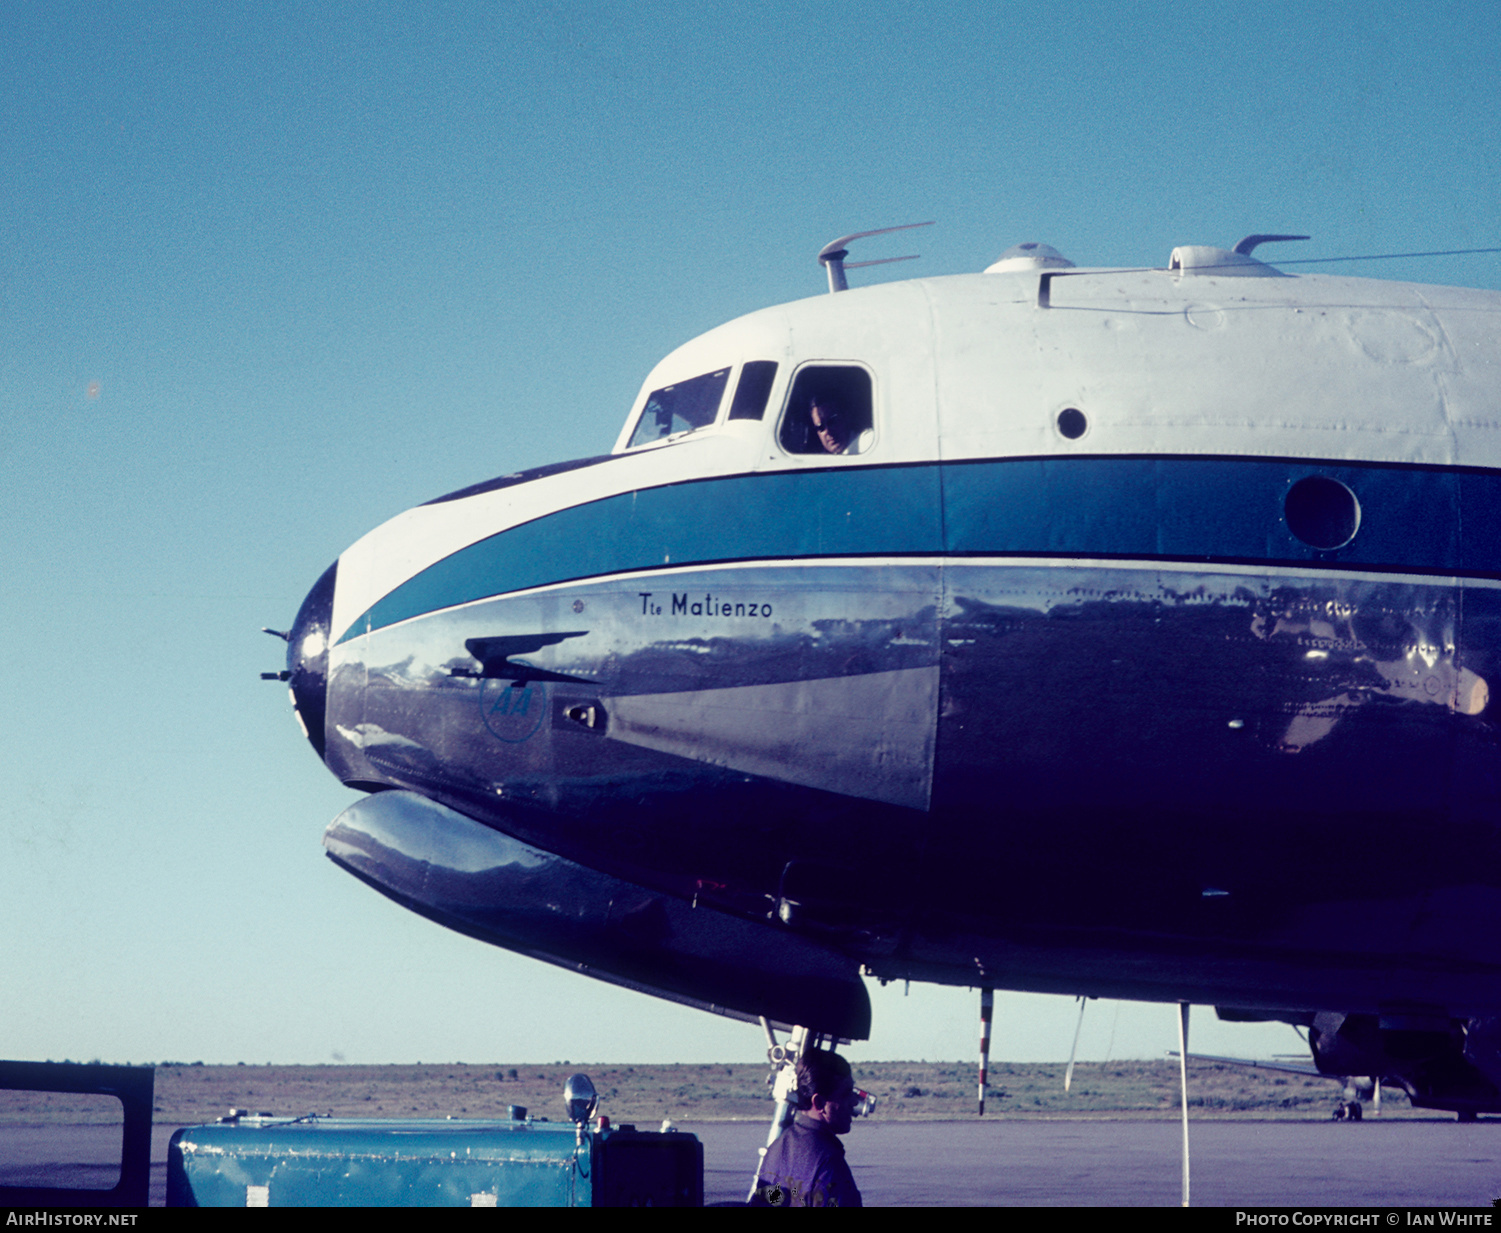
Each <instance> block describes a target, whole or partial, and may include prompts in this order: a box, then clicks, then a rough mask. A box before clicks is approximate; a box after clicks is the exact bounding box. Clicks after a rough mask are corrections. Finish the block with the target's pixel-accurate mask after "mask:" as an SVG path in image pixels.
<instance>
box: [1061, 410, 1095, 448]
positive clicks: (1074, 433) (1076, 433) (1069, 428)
mask: <svg viewBox="0 0 1501 1233" xmlns="http://www.w3.org/2000/svg"><path fill="white" fill-rule="evenodd" d="M1088 427H1089V421H1088V420H1087V419H1085V418H1084V412H1082V411H1080V410H1079V408H1078V407H1064V408H1063V410H1062V411H1060V412H1058V431H1059V432H1060V433H1062V434H1063V435H1064V436H1065V437H1067V438H1068V439H1069V440H1070V441H1077V440H1078V439H1079V438H1080V437H1082V436H1083V435H1084V431H1085V429H1087V428H1088Z"/></svg>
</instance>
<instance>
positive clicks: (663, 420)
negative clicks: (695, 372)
mask: <svg viewBox="0 0 1501 1233" xmlns="http://www.w3.org/2000/svg"><path fill="white" fill-rule="evenodd" d="M729 377H730V370H729V369H728V368H720V369H717V370H716V371H714V372H706V373H704V375H703V376H701V377H690V378H689V379H688V380H687V381H679V382H678V383H677V384H676V385H665V386H663V387H662V388H661V389H660V390H653V391H652V392H651V394H650V395H648V396H647V399H646V406H645V407H644V408H643V409H642V411H641V418H640V419H639V420H637V421H636V431H635V432H633V433H631V439H630V442H629V443H628V444H627V445H626V449H634V448H635V447H636V446H638V445H648V444H650V443H651V442H653V441H660V440H662V438H663V437H671V436H676V435H677V434H678V433H683V432H693V431H694V430H695V429H699V428H707V427H708V426H709V425H710V424H712V423H713V422H714V418H715V416H717V415H718V414H719V404H720V402H721V401H722V400H723V398H724V387H725V383H726V382H727V381H728V380H729Z"/></svg>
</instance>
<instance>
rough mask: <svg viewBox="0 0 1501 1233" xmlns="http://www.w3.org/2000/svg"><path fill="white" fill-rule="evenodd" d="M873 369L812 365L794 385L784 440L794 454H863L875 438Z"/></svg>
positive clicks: (784, 428) (782, 431) (788, 402)
mask: <svg viewBox="0 0 1501 1233" xmlns="http://www.w3.org/2000/svg"><path fill="white" fill-rule="evenodd" d="M872 407H873V404H872V399H871V387H870V373H868V372H867V371H866V370H865V369H863V368H857V367H855V366H854V365H853V364H839V365H835V364H810V365H809V366H808V367H806V368H803V369H801V370H800V371H799V372H798V374H797V378H796V380H794V381H793V383H792V393H791V395H790V396H789V397H788V399H787V411H786V413H785V414H784V415H783V417H782V429H781V433H780V440H781V442H782V448H783V449H785V450H786V451H787V452H788V453H789V454H845V455H849V454H863V453H865V452H866V451H867V450H868V449H870V447H871V445H872V444H873V443H874V441H875V432H874V424H875V415H874V412H873V409H872Z"/></svg>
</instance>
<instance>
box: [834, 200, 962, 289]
mask: <svg viewBox="0 0 1501 1233" xmlns="http://www.w3.org/2000/svg"><path fill="white" fill-rule="evenodd" d="M933 221H934V220H931V219H930V220H929V221H928V222H925V223H903V224H902V225H901V226H900V227H878V228H876V230H874V231H857V232H855V233H854V234H853V235H842V236H840V237H839V238H838V239H837V240H830V241H829V242H828V243H827V244H825V245H824V246H823V247H822V248H821V249H819V251H818V264H819V265H821V266H823V267H824V269H826V270H827V271H828V272H829V293H830V294H831V295H832V294H833V293H834V292H835V291H848V290H849V289H850V285H849V283H848V282H847V281H846V280H845V277H844V271H845V270H846V269H851V270H858V269H861V268H862V267H864V266H867V265H890V264H891V262H893V261H916V260H917V258H918V255H919V254H917V253H913V254H912V255H911V256H909V257H882V258H880V260H878V261H852V262H850V264H849V265H848V266H846V265H845V264H844V259H845V258H846V257H848V256H849V250H848V248H847V247H846V246H847V245H848V244H849V243H850V242H851V241H852V240H863V239H864V238H865V237H866V236H868V235H885V234H886V233H887V232H888V231H910V230H911V229H912V228H913V227H931V226H932V225H933Z"/></svg>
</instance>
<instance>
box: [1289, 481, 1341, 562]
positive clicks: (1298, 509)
mask: <svg viewBox="0 0 1501 1233" xmlns="http://www.w3.org/2000/svg"><path fill="white" fill-rule="evenodd" d="M1282 512H1283V515H1284V516H1285V517H1286V518H1287V529H1288V530H1289V531H1291V532H1292V533H1293V534H1294V535H1296V536H1297V537H1298V538H1299V539H1300V540H1302V541H1303V542H1304V543H1305V544H1307V545H1308V546H1309V547H1310V548H1320V549H1323V550H1324V551H1328V550H1329V549H1331V548H1343V547H1344V546H1345V545H1346V544H1348V543H1349V542H1350V541H1351V540H1352V539H1354V538H1355V532H1356V531H1358V530H1360V502H1359V501H1358V500H1356V498H1355V494H1354V493H1353V492H1351V491H1350V490H1349V489H1348V488H1346V487H1345V486H1344V485H1343V484H1341V483H1340V482H1339V481H1338V480H1337V479H1330V478H1329V477H1328V476H1327V475H1309V476H1305V477H1304V478H1303V479H1300V480H1299V481H1298V482H1297V483H1296V484H1294V485H1293V486H1292V487H1291V488H1289V489H1288V490H1287V498H1286V500H1284V501H1283V503H1282Z"/></svg>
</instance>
